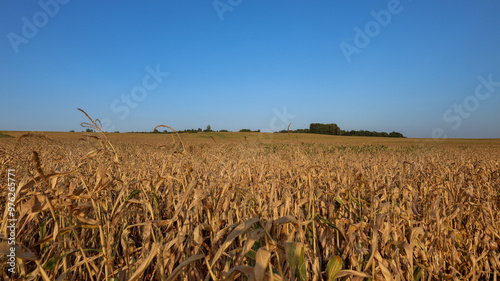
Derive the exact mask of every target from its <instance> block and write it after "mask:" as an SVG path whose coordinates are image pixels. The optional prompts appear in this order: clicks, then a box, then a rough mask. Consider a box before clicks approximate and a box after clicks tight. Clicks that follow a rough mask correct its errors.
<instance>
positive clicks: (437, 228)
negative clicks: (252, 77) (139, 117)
mask: <svg viewBox="0 0 500 281" xmlns="http://www.w3.org/2000/svg"><path fill="white" fill-rule="evenodd" d="M88 125H89V126H95V125H98V124H93V123H92V122H91V123H90V124H88ZM75 136H77V137H75ZM213 136H216V135H213ZM213 136H212V138H213V139H210V138H207V139H206V141H186V139H183V140H184V142H183V143H181V142H180V141H179V138H178V137H177V136H176V135H174V134H172V135H161V136H154V137H153V136H142V137H141V139H140V140H139V139H138V138H127V137H126V136H124V135H122V136H115V137H113V140H112V141H109V140H108V139H107V137H106V135H104V134H100V133H96V134H92V135H85V134H79V133H73V135H72V137H70V138H66V139H64V138H51V137H48V136H47V135H46V134H42V133H32V134H29V135H24V136H23V137H17V138H16V139H4V140H2V142H0V144H1V146H0V164H1V171H0V172H1V175H2V176H1V181H2V186H3V185H4V183H6V182H7V180H6V174H7V172H6V170H7V169H12V168H15V169H16V177H17V180H18V181H17V183H18V194H17V202H16V207H17V214H18V220H19V221H18V228H17V241H18V244H20V245H23V246H22V247H19V248H18V249H17V256H18V257H19V259H18V262H17V273H16V276H17V277H25V278H26V279H27V280H54V279H58V280H224V279H226V280H233V279H238V280H266V279H269V280H290V279H292V280H293V279H294V278H295V279H297V280H332V279H334V278H340V279H341V280H362V279H363V278H370V279H375V280H384V279H395V280H436V279H450V280H463V279H482V280H496V278H497V277H498V273H499V272H500V251H499V249H498V244H499V243H500V212H499V211H500V210H499V209H500V192H499V189H500V161H499V159H500V149H499V147H500V146H499V143H498V141H497V143H496V144H489V145H469V146H464V145H447V144H446V143H444V144H438V145H429V144H427V145H421V144H415V143H412V142H411V141H407V143H403V144H388V145H384V144H378V143H377V144H356V145H348V144H342V145H341V144H331V143H328V142H326V141H323V142H320V143H310V142H302V141H301V140H300V137H295V136H292V137H291V138H290V139H288V140H285V141H276V140H275V141H272V140H270V139H267V140H265V141H257V140H256V141H252V140H251V139H247V140H245V139H241V140H238V141H229V140H221V139H216V138H217V137H213ZM182 137H184V136H182ZM365 140H366V139H365ZM344 141H345V142H347V141H348V139H344ZM16 145H17V146H16ZM183 146H185V150H184V148H183ZM6 198H7V195H6V190H5V188H2V194H1V199H0V202H1V203H2V206H5V201H6V200H5V199H6ZM6 218H7V213H6V212H5V213H4V215H3V220H2V224H1V233H2V234H1V235H2V236H3V237H6V234H7V230H6V225H7V221H6ZM2 241H3V242H1V247H0V248H1V249H0V250H1V251H2V253H4V251H5V247H6V241H5V238H3V240H2ZM0 260H1V263H0V270H1V274H2V275H3V279H7V278H8V276H7V275H6V273H7V271H6V262H5V256H2V258H1V259H0ZM0 278H1V277H0ZM112 278H115V279H112Z"/></svg>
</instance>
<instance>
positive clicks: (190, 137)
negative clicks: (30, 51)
mask: <svg viewBox="0 0 500 281" xmlns="http://www.w3.org/2000/svg"><path fill="white" fill-rule="evenodd" d="M3 133H4V134H8V135H11V136H14V137H18V136H21V135H23V134H26V133H29V132H21V131H4V132H3ZM43 134H44V135H46V136H48V137H51V138H55V139H61V140H71V139H79V138H81V137H83V136H85V135H98V133H83V132H71V133H70V132H44V133H43ZM106 135H107V136H108V138H109V140H112V141H141V142H152V143H155V142H163V141H165V142H168V141H170V140H171V139H172V136H175V135H174V134H147V133H108V134H106ZM180 136H181V138H182V140H183V141H185V142H187V143H190V142H193V143H204V142H207V143H213V142H214V140H213V139H215V141H216V142H217V141H219V142H221V143H223V142H234V143H238V142H245V141H249V142H287V143H295V142H308V143H311V142H313V143H323V144H340V145H342V144H343V145H363V144H385V145H431V146H432V145H494V146H496V145H499V146H500V139H414V138H382V137H357V136H350V137H346V136H329V135H318V134H297V133H294V134H290V135H288V134H282V133H279V134H278V133H239V132H226V133H219V132H211V133H205V132H201V133H182V134H180ZM212 138H213V139H212ZM245 138H246V140H245Z"/></svg>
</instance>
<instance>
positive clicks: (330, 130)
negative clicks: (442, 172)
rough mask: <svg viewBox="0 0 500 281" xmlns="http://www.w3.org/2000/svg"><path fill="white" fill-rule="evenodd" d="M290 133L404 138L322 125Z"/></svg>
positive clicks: (310, 126)
mask: <svg viewBox="0 0 500 281" xmlns="http://www.w3.org/2000/svg"><path fill="white" fill-rule="evenodd" d="M287 132H288V130H281V131H279V133H287ZM290 133H310V134H323V135H338V136H365V137H389V138H405V136H404V135H403V134H401V133H399V132H394V131H393V132H390V133H386V132H376V131H366V130H359V131H356V130H350V131H344V130H341V129H340V127H339V126H338V125H337V124H334V123H330V124H322V123H311V124H310V125H309V129H297V130H290Z"/></svg>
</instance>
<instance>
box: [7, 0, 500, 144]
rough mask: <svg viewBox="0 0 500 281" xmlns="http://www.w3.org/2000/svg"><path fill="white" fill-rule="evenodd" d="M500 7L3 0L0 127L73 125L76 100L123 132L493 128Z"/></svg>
mask: <svg viewBox="0 0 500 281" xmlns="http://www.w3.org/2000/svg"><path fill="white" fill-rule="evenodd" d="M214 3H215V6H214ZM499 13H500V2H499V1H493V0H489V1H465V0H461V1H457V0H444V1H430V0H427V1H423V0H422V1H410V0H401V1H395V0H390V1H326V0H319V1H304V0H300V1H298V0H286V1H285V0H279V1H263V0H252V1H250V0H243V1H238V0H220V1H215V2H214V1H193V0H182V1H153V0H150V1H113V0H110V1H94V0H91V1H76V0H72V1H68V0H64V1H63V0H59V2H57V1H56V0H41V1H40V2H37V1H2V2H0V34H1V35H2V37H1V38H2V39H1V40H0V95H1V100H2V102H1V104H0V130H47V131H49V130H50V131H69V130H77V131H81V130H82V129H83V128H81V127H80V126H79V124H80V123H81V122H84V121H86V118H85V116H83V114H81V113H80V112H79V111H77V110H76V108H77V107H79V108H83V109H85V110H86V111H87V112H88V113H89V114H90V115H91V116H93V117H95V118H101V119H103V120H106V126H108V127H107V128H108V129H114V130H119V131H150V130H152V129H153V128H154V127H155V126H156V125H158V124H166V125H169V126H172V127H174V128H176V129H180V130H182V129H189V128H199V127H201V128H202V129H204V128H205V127H206V126H207V125H208V124H210V125H211V126H212V129H214V130H220V129H227V130H239V129H241V128H249V129H252V130H256V129H261V130H262V131H272V130H277V129H284V128H286V126H287V125H288V122H291V123H292V126H291V128H292V129H297V128H307V127H308V126H309V123H313V122H321V123H337V124H338V125H339V126H340V127H341V128H342V129H346V130H359V129H366V130H376V131H393V130H394V131H399V132H402V133H403V134H405V135H406V136H409V137H431V136H432V135H433V134H434V136H443V135H446V136H448V137H482V138H492V137H494V138H500V84H499V82H500V32H499V30H500V16H499ZM377 15H378V16H377ZM387 15H390V18H389V17H388V16H387ZM377 17H378V21H377V19H376V18H377ZM360 32H361V33H360ZM363 39H364V40H363ZM366 39H368V40H369V42H368V41H367V40H366ZM346 46H347V47H346ZM151 72H153V73H154V72H157V73H156V74H155V77H156V79H155V77H153V76H152V75H151V74H150V73H151ZM167 73H168V74H167ZM478 77H483V82H480V79H478ZM487 80H491V82H487ZM497 81H498V82H497ZM146 88H147V89H146ZM476 89H478V91H477V93H476Z"/></svg>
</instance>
